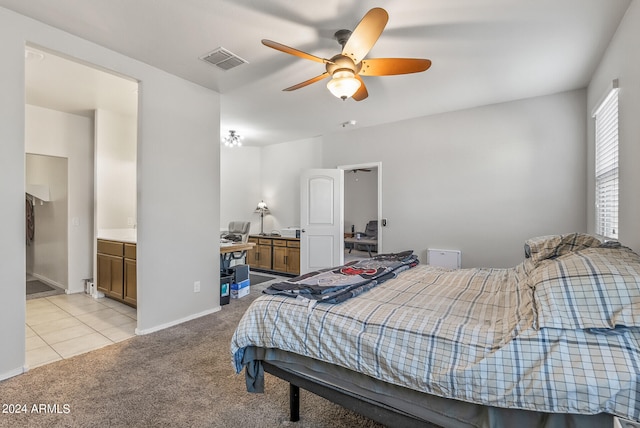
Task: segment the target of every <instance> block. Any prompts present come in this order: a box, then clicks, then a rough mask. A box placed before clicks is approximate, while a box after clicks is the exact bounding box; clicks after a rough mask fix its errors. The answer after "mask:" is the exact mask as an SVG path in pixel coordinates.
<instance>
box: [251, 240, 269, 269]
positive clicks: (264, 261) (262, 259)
mask: <svg viewBox="0 0 640 428" xmlns="http://www.w3.org/2000/svg"><path fill="white" fill-rule="evenodd" d="M255 248H257V253H258V262H257V264H256V267H258V268H260V269H271V246H270V245H258V246H256V247H255Z"/></svg>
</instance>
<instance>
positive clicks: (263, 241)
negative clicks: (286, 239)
mask: <svg viewBox="0 0 640 428" xmlns="http://www.w3.org/2000/svg"><path fill="white" fill-rule="evenodd" d="M258 244H260V245H271V239H263V238H260V239H258Z"/></svg>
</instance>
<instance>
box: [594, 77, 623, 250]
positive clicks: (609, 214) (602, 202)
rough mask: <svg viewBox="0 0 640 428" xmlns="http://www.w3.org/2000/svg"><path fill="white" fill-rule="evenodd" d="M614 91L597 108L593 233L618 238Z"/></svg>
mask: <svg viewBox="0 0 640 428" xmlns="http://www.w3.org/2000/svg"><path fill="white" fill-rule="evenodd" d="M615 83H617V82H614V88H613V89H612V90H611V92H609V94H608V95H607V96H606V98H605V99H604V100H603V101H602V102H601V103H600V105H599V106H598V107H597V108H596V110H595V112H594V115H593V117H594V118H595V131H596V132H595V137H596V138H595V139H596V141H595V143H596V144H595V146H596V153H595V160H596V165H595V182H596V189H595V190H596V195H595V196H596V197H595V200H596V233H597V234H598V235H601V236H604V237H607V238H614V239H617V238H618V191H619V188H618V89H617V85H616V84H615Z"/></svg>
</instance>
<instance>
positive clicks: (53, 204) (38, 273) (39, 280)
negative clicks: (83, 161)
mask: <svg viewBox="0 0 640 428" xmlns="http://www.w3.org/2000/svg"><path fill="white" fill-rule="evenodd" d="M67 165H68V160H67V158H63V157H57V156H47V155H38V154H33V153H27V154H26V156H25V189H26V192H25V193H26V195H25V202H26V204H25V210H26V214H27V215H26V224H27V230H26V239H25V241H26V244H27V245H26V255H25V256H26V257H25V258H26V264H27V267H26V269H27V284H26V292H27V299H30V298H36V297H42V296H49V295H54V294H60V292H62V291H64V290H65V289H66V288H67V287H66V284H67V283H68V278H69V277H68V270H67V266H68V264H69V262H68V233H67V218H68V214H67V212H68V188H67V175H68V166H67Z"/></svg>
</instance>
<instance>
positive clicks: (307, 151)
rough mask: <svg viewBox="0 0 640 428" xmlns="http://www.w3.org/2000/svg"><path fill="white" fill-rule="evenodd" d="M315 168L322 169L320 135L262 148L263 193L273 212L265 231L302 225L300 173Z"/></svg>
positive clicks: (266, 222)
mask: <svg viewBox="0 0 640 428" xmlns="http://www.w3.org/2000/svg"><path fill="white" fill-rule="evenodd" d="M312 168H322V139H321V138H311V139H307V140H299V141H294V142H289V143H282V144H274V145H271V146H267V147H264V148H263V149H262V194H263V195H264V201H265V202H266V203H267V206H268V207H269V210H270V211H271V212H270V213H269V214H267V215H266V216H265V218H264V231H265V232H266V233H268V232H271V231H272V230H279V229H281V228H283V227H290V226H300V173H301V172H302V171H303V170H305V169H312ZM256 215H257V214H256ZM258 221H259V219H258Z"/></svg>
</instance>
